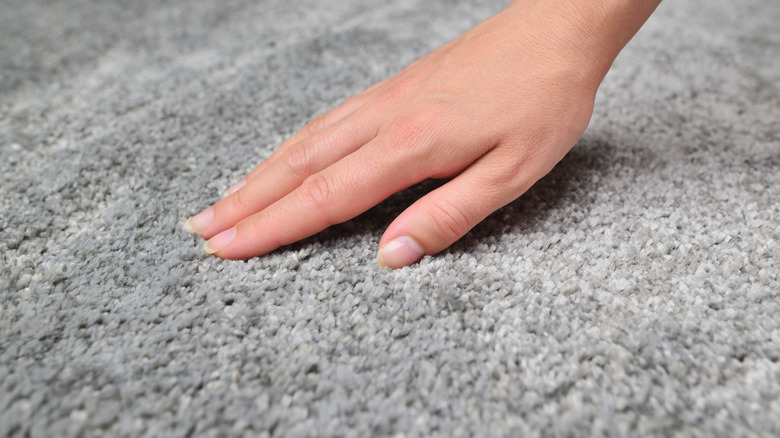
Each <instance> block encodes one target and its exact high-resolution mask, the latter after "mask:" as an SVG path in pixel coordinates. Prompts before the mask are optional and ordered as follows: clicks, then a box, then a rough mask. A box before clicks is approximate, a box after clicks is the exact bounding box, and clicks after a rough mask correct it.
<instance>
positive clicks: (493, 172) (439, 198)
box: [377, 149, 537, 269]
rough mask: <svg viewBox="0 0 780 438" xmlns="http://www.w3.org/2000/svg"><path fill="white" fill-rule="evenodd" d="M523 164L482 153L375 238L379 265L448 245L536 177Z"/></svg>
mask: <svg viewBox="0 0 780 438" xmlns="http://www.w3.org/2000/svg"><path fill="white" fill-rule="evenodd" d="M523 167H525V166H518V165H517V164H513V163H510V162H508V160H507V157H506V156H505V155H504V154H502V153H501V151H499V150H496V149H494V150H492V151H491V152H489V153H488V154H486V155H484V156H483V157H482V158H480V159H479V160H477V161H476V162H474V163H473V164H472V165H471V166H469V167H468V168H467V169H466V170H464V171H463V172H462V173H461V174H460V175H458V176H457V177H456V178H455V179H453V180H451V181H449V182H448V183H446V184H445V185H443V186H441V187H439V188H437V189H436V190H434V191H432V192H430V193H428V194H427V195H425V196H424V197H422V198H421V199H419V200H418V201H417V202H415V203H414V204H412V205H411V206H410V207H409V208H407V209H406V210H405V211H404V212H403V213H401V215H400V216H398V218H396V220H395V221H393V223H392V224H390V226H389V227H388V228H387V231H385V234H384V235H383V236H382V239H381V240H380V242H379V253H378V254H377V263H379V265H380V266H387V267H389V268H391V269H398V268H402V267H404V266H408V265H411V264H412V263H415V262H416V261H418V260H420V259H421V258H422V257H424V256H425V255H432V254H436V253H438V252H439V251H442V250H444V249H446V248H447V247H449V246H450V245H452V244H453V243H455V242H456V241H457V240H458V239H460V238H461V237H463V235H465V234H466V233H467V232H468V231H469V230H471V229H472V228H473V227H474V226H475V225H477V224H478V223H480V222H481V221H482V220H483V219H485V218H486V217H487V216H488V215H489V214H491V213H492V212H494V211H496V210H498V209H499V208H501V207H503V206H504V205H506V204H508V203H509V202H512V201H513V200H515V199H516V198H517V197H519V196H520V195H521V194H522V193H524V192H525V191H526V190H527V189H528V188H529V187H530V186H531V185H532V184H533V183H534V182H535V181H536V179H537V178H534V177H533V175H529V173H530V172H528V171H523Z"/></svg>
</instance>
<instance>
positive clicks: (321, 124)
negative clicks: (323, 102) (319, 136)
mask: <svg viewBox="0 0 780 438" xmlns="http://www.w3.org/2000/svg"><path fill="white" fill-rule="evenodd" d="M325 116H326V114H323V115H321V116H317V117H315V118H314V119H312V120H311V121H310V122H309V123H307V124H306V126H304V127H303V132H304V133H305V134H306V135H308V136H312V135H314V134H316V133H318V132H320V131H322V130H323V129H324V128H325V126H326V122H327V119H326V118H325Z"/></svg>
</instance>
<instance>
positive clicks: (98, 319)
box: [0, 0, 780, 437]
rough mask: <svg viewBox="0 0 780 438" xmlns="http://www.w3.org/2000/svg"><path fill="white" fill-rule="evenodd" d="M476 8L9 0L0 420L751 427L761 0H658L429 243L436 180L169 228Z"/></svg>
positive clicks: (759, 245)
mask: <svg viewBox="0 0 780 438" xmlns="http://www.w3.org/2000/svg"><path fill="white" fill-rule="evenodd" d="M504 5H505V3H504V2H502V1H482V2H467V1H445V0H434V1H428V0H399V1H392V2H385V1H378V0H367V1H366V0H362V1H357V0H346V1H341V0H340V1H335V0H326V1H314V0H301V1H271V0H267V1H257V2H251V1H243V0H226V1H219V2H215V1H207V0H191V1H157V0H155V1H152V0H143V1H141V0H139V1H113V2H96V1H91V0H72V1H68V2H49V1H42V0H36V1H28V0H4V1H3V2H2V4H1V5H0V157H1V159H0V183H1V185H0V262H2V265H1V266H0V291H1V293H0V315H1V316H0V436H78V435H86V436H98V435H106V436H128V437H131V436H170V437H176V436H189V435H192V434H197V435H203V436H242V435H244V436H254V435H264V434H265V435H273V436H293V437H295V436H311V435H338V436H368V435H400V436H404V435H406V436H421V435H426V436H427V435H441V436H471V435H477V436H493V435H514V436H517V435H520V434H525V435H531V436H534V435H556V436H576V435H610V436H636V435H656V436H668V435H679V436H713V435H717V436H729V437H733V436H745V435H752V436H759V435H760V436H772V435H774V436H777V435H778V434H780V232H779V231H778V230H779V229H780V131H779V130H778V120H780V28H779V27H778V26H777V23H778V22H780V6H778V3H777V1H776V0H748V1H745V2H740V3H739V4H737V3H735V2H733V1H728V0H717V1H715V0H713V1H708V2H671V1H670V2H668V3H665V4H663V5H661V7H660V8H659V10H658V11H657V13H656V14H655V15H654V16H653V17H652V18H651V20H650V21H649V22H648V23H647V25H646V26H645V27H644V28H643V29H642V31H640V33H639V35H638V36H637V37H636V38H635V39H634V40H633V41H632V42H631V43H630V44H629V46H628V47H627V48H626V49H625V51H624V52H623V53H622V54H621V56H620V57H619V58H618V60H617V61H616V63H615V65H614V67H613V69H612V70H611V72H610V73H609V75H608V76H607V78H606V80H605V82H604V83H603V85H602V88H601V90H600V93H599V97H598V99H597V104H596V109H595V114H594V117H593V120H592V123H591V126H590V127H589V129H588V131H587V133H586V134H585V136H584V137H583V139H582V140H581V141H580V142H579V144H578V145H577V146H576V147H575V149H574V150H573V151H572V152H571V153H570V154H569V155H568V156H567V157H566V158H565V159H564V160H563V161H562V162H561V163H560V165H559V166H558V167H557V168H556V169H555V170H554V171H553V172H552V173H551V174H550V175H549V176H548V177H546V178H544V179H543V180H542V181H540V182H539V183H538V184H537V185H536V186H534V187H533V188H532V189H531V190H530V191H529V192H528V193H527V194H526V195H525V196H523V197H522V198H521V199H519V200H518V201H516V202H514V203H512V204H510V205H509V206H507V207H505V208H503V209H502V210H500V211H498V212H497V213H495V214H494V215H492V216H490V217H489V218H488V219H487V220H486V221H485V222H483V223H482V224H480V225H479V226H477V227H476V228H475V229H474V230H473V231H472V232H471V233H470V234H469V235H468V236H466V237H465V238H463V239H462V240H461V241H460V242H458V243H457V244H456V245H454V246H453V247H452V248H450V249H449V250H447V251H445V252H444V253H442V254H439V255H437V256H434V257H426V258H425V259H423V260H422V261H421V262H420V263H419V264H416V265H414V266H412V267H409V268H405V269H402V270H398V271H390V270H387V269H382V268H380V267H379V266H377V265H376V264H375V263H374V257H375V252H376V247H377V244H378V241H379V238H380V236H381V234H382V232H383V231H384V228H385V227H386V226H387V225H389V223H390V222H391V220H392V219H393V218H394V217H395V216H396V215H398V214H399V213H400V212H401V211H403V209H404V208H405V207H406V206H408V205H409V204H410V203H411V202H412V201H413V200H415V199H417V198H419V197H420V196H421V195H422V194H424V193H426V192H427V191H429V190H431V188H433V187H435V186H436V184H437V183H436V182H426V183H423V184H421V185H419V186H416V187H413V188H411V189H409V190H407V191H404V192H402V193H400V194H398V195H395V196H393V197H392V198H390V199H389V200H388V201H386V202H384V203H382V204H381V205H379V206H378V207H376V208H374V209H372V210H370V211H369V212H367V213H365V214H364V215H361V216H359V217H358V218H356V219H354V220H352V221H349V222H347V223H344V224H342V225H339V226H335V227H332V228H331V229H329V230H327V231H326V232H324V233H322V234H320V235H317V236H315V237H313V238H310V239H307V240H305V241H303V242H300V243H297V244H294V245H292V246H289V247H285V248H282V249H280V250H278V251H276V252H274V253H273V254H271V255H268V256H266V257H262V258H255V259H252V260H249V261H246V262H240V261H239V262H236V261H223V260H219V259H216V258H213V257H209V256H206V255H205V254H204V253H203V252H201V250H200V242H199V241H198V239H195V238H194V237H191V236H189V235H188V234H186V233H185V232H184V231H183V230H182V222H183V221H184V220H185V219H186V218H187V217H188V216H189V215H192V214H194V213H197V212H198V211H200V210H201V209H202V208H204V207H206V206H208V205H210V204H211V203H213V202H214V201H216V200H218V199H219V194H220V192H221V191H222V190H224V189H226V188H227V187H229V186H231V185H232V184H234V183H235V182H237V181H238V180H240V179H241V178H242V177H243V176H244V175H245V174H246V173H247V172H248V171H249V170H250V169H251V168H252V167H253V166H254V165H255V164H257V163H258V162H259V161H260V160H261V159H262V158H264V157H267V156H268V155H269V154H270V153H271V151H272V150H273V149H274V148H275V147H276V146H278V145H279V144H280V142H281V141H283V140H284V139H285V138H286V137H287V136H289V135H290V134H291V133H293V132H294V131H296V130H297V129H298V128H300V127H301V126H302V125H303V124H304V123H305V122H306V121H307V120H309V119H311V118H312V117H313V116H315V115H317V114H321V113H323V112H324V111H326V110H327V109H328V108H331V107H332V106H334V105H336V104H337V103H338V102H340V101H341V100H342V99H344V98H346V97H348V96H350V95H352V94H354V93H356V92H359V91H361V90H363V89H365V88H366V87H368V86H370V85H371V84H372V83H374V82H377V81H379V80H381V79H383V78H386V77H388V76H390V75H392V74H394V73H396V72H398V71H399V70H400V69H401V68H402V67H404V66H405V65H407V64H409V63H410V62H412V61H413V60H415V59H416V58H417V57H419V56H422V55H424V54H425V53H427V52H429V51H430V50H432V49H434V48H435V47H437V46H439V45H441V44H443V43H445V42H446V41H448V40H450V39H452V38H454V37H456V36H457V35H459V34H460V33H462V32H463V31H465V30H466V29H468V28H469V27H470V26H472V25H473V24H475V23H477V22H478V21H480V20H482V19H484V18H486V17H487V16H489V15H490V14H492V13H494V12H497V11H498V10H500V9H501V8H502V7H503V6H504Z"/></svg>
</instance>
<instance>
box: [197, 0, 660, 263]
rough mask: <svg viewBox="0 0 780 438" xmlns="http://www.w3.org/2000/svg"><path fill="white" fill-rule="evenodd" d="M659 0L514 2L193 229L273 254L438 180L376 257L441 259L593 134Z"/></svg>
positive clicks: (226, 254) (308, 136) (299, 148)
mask: <svg viewBox="0 0 780 438" xmlns="http://www.w3.org/2000/svg"><path fill="white" fill-rule="evenodd" d="M659 3H660V0H599V1H593V2H590V1H588V2H586V1H577V0H553V1H550V0H516V1H514V2H513V3H512V4H511V5H510V6H509V7H508V8H507V9H505V10H504V11H502V12H500V13H498V14H496V15H494V16H493V17H491V18H489V19H488V20H486V21H484V22H482V23H480V24H479V25H477V26H475V27H474V28H473V29H471V30H469V31H468V32H466V33H465V34H463V35H462V36H460V37H459V38H457V39H456V40H454V41H452V42H450V43H448V44H446V45H444V46H442V47H441V48H439V49H438V50H436V51H434V52H433V53H431V54H429V55H428V56H426V57H424V58H422V59H420V60H418V61H416V62H415V63H413V64H412V65H410V66H409V67H407V68H406V69H404V70H403V71H402V72H401V73H399V74H398V75H396V76H394V77H392V78H390V79H387V80H385V81H383V82H380V83H378V84H376V85H374V86H372V87H371V88H369V89H368V90H366V91H364V92H362V93H360V94H358V95H356V96H354V97H351V98H349V99H347V100H346V101H345V102H344V103H343V104H342V105H340V106H339V107H338V108H335V109H334V110H332V111H330V112H329V113H327V114H324V115H322V116H320V117H318V118H316V119H314V120H312V121H311V122H310V123H309V124H307V125H306V126H305V127H303V129H301V130H300V131H299V132H298V133H296V134H295V135H293V136H292V137H291V138H290V139H288V140H287V141H286V142H285V143H284V144H282V145H281V146H280V147H279V149H278V150H276V151H275V152H274V153H273V154H272V155H271V156H270V157H269V158H268V159H266V160H265V161H264V162H262V163H261V164H260V165H259V166H257V168H255V169H254V170H253V171H252V172H251V173H250V174H249V175H248V176H247V177H246V178H245V179H244V180H242V181H241V182H240V183H238V184H236V186H234V187H232V188H231V189H229V190H228V196H227V197H225V198H224V199H222V200H221V201H219V202H217V203H216V204H214V205H213V206H211V207H209V208H207V209H206V210H204V211H203V212H201V213H200V214H198V215H197V216H195V217H193V218H190V219H189V220H188V221H187V223H186V227H187V229H188V230H189V231H191V232H196V233H199V234H200V235H201V236H202V237H203V238H204V239H207V242H206V243H205V245H204V250H205V251H206V252H207V253H209V254H214V255H216V256H218V257H222V258H226V259H246V258H250V257H254V256H260V255H264V254H267V253H269V252H271V251H273V250H275V249H277V248H279V247H280V246H283V245H288V244H290V243H293V242H296V241H298V240H301V239H303V238H306V237H308V236H311V235H313V234H316V233H318V232H320V231H322V230H324V229H325V228H327V227H329V226H331V225H333V224H337V223H341V222H344V221H347V220H349V219H352V218H353V217H355V216H357V215H359V214H361V213H363V212H364V211H366V210H368V209H369V208H371V207H373V206H375V205H376V204H378V203H379V202H381V201H382V200H384V199H386V198H387V197H389V196H390V195H392V194H393V193H396V192H398V191H400V190H403V189H405V188H407V187H409V186H411V185H413V184H416V183H418V182H420V181H422V180H424V179H427V178H442V177H447V178H452V179H451V180H450V181H448V182H447V183H446V184H444V185H443V186H441V187H439V188H437V189H435V190H434V191H432V192H430V193H428V194H427V195H425V196H424V197H422V198H421V199H420V200H418V201H417V202H415V203H414V204H413V205H411V206H410V207H409V208H408V209H407V210H406V211H404V212H403V213H401V215H400V216H398V218H396V219H395V221H394V222H393V223H392V224H391V225H390V226H389V227H388V229H387V230H386V231H385V233H384V236H383V237H382V239H381V241H380V243H379V253H378V256H377V261H378V263H379V264H380V265H382V266H388V267H390V268H393V269H395V268H400V267H403V266H407V265H410V264H412V263H414V262H416V261H417V260H419V259H420V258H422V257H423V256H425V255H426V254H427V255H432V254H436V253H438V252H439V251H442V250H443V249H445V248H447V247H448V246H450V245H451V244H453V243H454V242H455V241H456V240H458V239H460V238H461V237H462V236H463V235H464V234H466V233H467V232H468V231H469V230H470V229H471V228H472V227H474V226H475V225H476V224H478V223H479V222H480V221H482V220H483V219H484V218H485V217H487V216H488V215H489V214H490V213H492V212H494V211H496V210H497V209H499V208H501V207H502V206H504V205H506V204H508V203H509V202H511V201H513V200H515V199H517V198H518V197H520V195H522V194H523V193H524V192H525V191H526V190H528V188H530V187H531V186H532V185H533V184H534V183H535V182H536V181H537V180H539V179H540V178H541V177H543V176H544V175H546V174H547V173H548V172H549V171H550V170H551V169H552V168H553V166H555V164H557V163H558V162H559V161H560V160H561V159H562V158H563V156H564V155H565V154H566V153H567V152H568V151H569V150H570V149H571V148H572V147H573V146H574V144H575V143H576V142H577V140H578V139H579V138H580V137H581V136H582V134H583V133H584V131H585V128H586V127H587V126H588V122H589V121H590V117H591V114H592V111H593V102H594V100H595V96H596V91H597V89H598V86H599V84H600V83H601V81H602V79H603V78H604V75H605V74H606V73H607V71H608V69H609V67H610V65H611V64H612V62H613V60H614V59H615V57H616V56H617V54H618V53H619V52H620V50H621V49H622V48H623V46H624V45H625V44H626V43H627V42H628V41H629V40H630V39H631V37H633V35H634V34H635V33H636V31H637V30H638V29H639V28H640V27H641V25H642V24H643V23H644V22H645V20H646V19H647V18H648V17H649V16H650V14H651V13H652V12H653V10H654V9H655V8H656V7H657V6H658V4H659Z"/></svg>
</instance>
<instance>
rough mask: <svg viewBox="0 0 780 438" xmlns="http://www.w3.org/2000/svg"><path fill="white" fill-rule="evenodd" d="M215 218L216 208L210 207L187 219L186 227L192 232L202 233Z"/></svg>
mask: <svg viewBox="0 0 780 438" xmlns="http://www.w3.org/2000/svg"><path fill="white" fill-rule="evenodd" d="M213 220H214V208H212V207H209V208H207V209H205V210H203V211H201V212H200V213H198V214H197V215H195V216H193V217H191V218H189V219H187V222H185V223H184V228H186V229H187V231H188V232H190V233H200V232H201V231H203V230H205V229H206V227H208V226H209V225H211V221H213Z"/></svg>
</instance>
